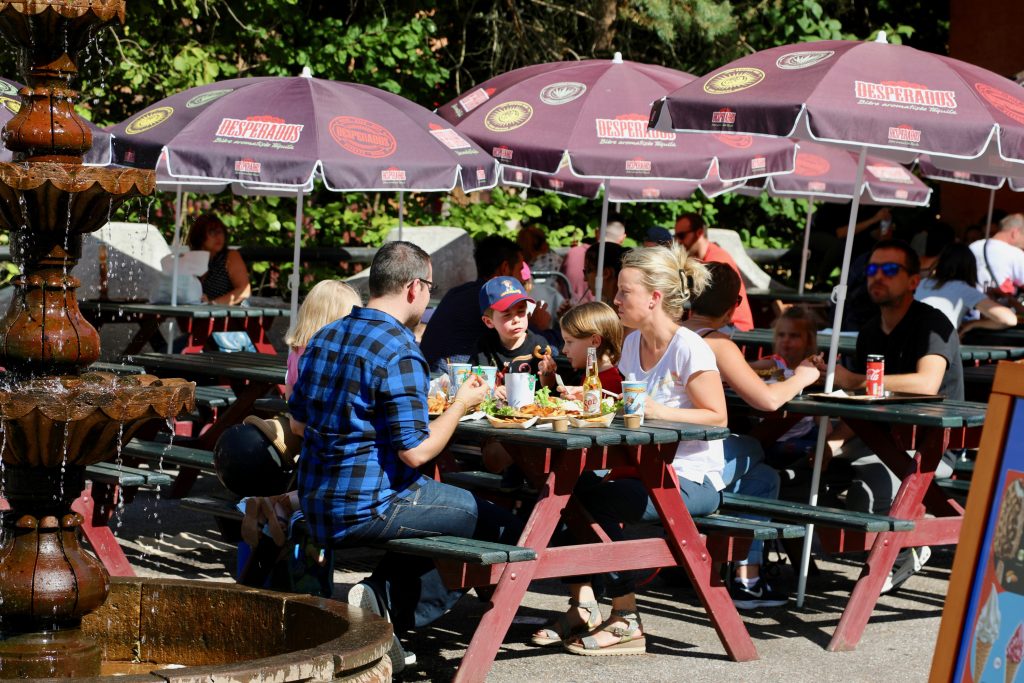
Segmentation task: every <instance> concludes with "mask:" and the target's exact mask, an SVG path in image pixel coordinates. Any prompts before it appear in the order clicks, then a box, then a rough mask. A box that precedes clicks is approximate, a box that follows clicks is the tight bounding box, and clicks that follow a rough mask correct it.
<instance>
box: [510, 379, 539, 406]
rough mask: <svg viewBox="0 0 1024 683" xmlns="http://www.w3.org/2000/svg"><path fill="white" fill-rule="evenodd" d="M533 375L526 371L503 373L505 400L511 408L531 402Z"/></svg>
mask: <svg viewBox="0 0 1024 683" xmlns="http://www.w3.org/2000/svg"><path fill="white" fill-rule="evenodd" d="M533 384H534V382H533V375H531V374H530V373H528V372H507V373H505V392H506V394H505V400H506V401H508V404H509V405H510V406H512V407H513V408H522V407H523V406H528V405H531V404H532V403H533Z"/></svg>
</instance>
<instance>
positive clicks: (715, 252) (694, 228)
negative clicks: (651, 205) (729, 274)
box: [676, 213, 754, 331]
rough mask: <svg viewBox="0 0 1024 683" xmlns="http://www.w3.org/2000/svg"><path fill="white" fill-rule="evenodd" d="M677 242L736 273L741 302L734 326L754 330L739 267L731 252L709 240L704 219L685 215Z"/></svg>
mask: <svg viewBox="0 0 1024 683" xmlns="http://www.w3.org/2000/svg"><path fill="white" fill-rule="evenodd" d="M676 241H677V242H678V243H679V244H681V245H683V247H685V249H686V251H687V252H688V253H689V254H690V256H694V257H696V258H698V259H699V260H701V261H703V262H704V263H710V262H712V261H714V262H718V263H724V264H726V265H728V266H729V267H730V268H732V269H733V271H735V273H736V275H737V276H739V278H740V302H739V304H738V305H737V306H736V311H735V313H733V317H732V324H733V326H734V327H735V328H736V329H737V330H742V331H746V330H752V329H754V314H753V312H752V311H751V310H750V301H749V300H748V299H747V288H746V286H745V285H744V284H743V275H742V274H741V273H740V269H739V266H737V265H736V261H734V260H733V258H732V256H729V252H727V251H726V250H725V249H722V248H721V247H720V246H718V245H717V244H715V243H714V242H712V241H711V240H710V239H708V234H707V228H706V226H705V225H704V219H703V218H702V217H701V215H700V214H698V213H687V214H683V215H682V216H680V217H679V219H678V220H676Z"/></svg>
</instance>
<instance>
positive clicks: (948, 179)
mask: <svg viewBox="0 0 1024 683" xmlns="http://www.w3.org/2000/svg"><path fill="white" fill-rule="evenodd" d="M917 166H918V168H919V169H921V175H923V176H924V177H925V178H928V179H930V180H941V181H942V182H945V183H956V184H958V185H970V186H972V187H981V188H984V189H986V190H988V191H989V194H988V220H986V221H985V239H988V237H989V231H990V230H991V228H992V213H993V211H994V210H995V203H996V190H998V189H999V188H1001V187H1002V186H1003V185H1006V186H1007V187H1009V188H1010V189H1011V190H1013V191H1014V192H1024V168H1020V169H1017V168H1015V167H1009V165H1007V166H1008V168H1007V171H1008V172H1011V173H1017V174H1019V175H1017V176H1002V175H1000V176H990V175H984V174H981V173H972V172H970V171H950V170H947V169H944V168H939V167H938V166H936V165H935V163H934V162H933V161H932V159H931V157H929V156H928V155H926V154H922V155H921V157H920V158H919V159H918V160H917Z"/></svg>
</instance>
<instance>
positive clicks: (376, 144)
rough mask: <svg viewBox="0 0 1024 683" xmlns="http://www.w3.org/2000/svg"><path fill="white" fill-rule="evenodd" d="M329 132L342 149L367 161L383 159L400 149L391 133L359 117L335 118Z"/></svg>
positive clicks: (329, 126)
mask: <svg viewBox="0 0 1024 683" xmlns="http://www.w3.org/2000/svg"><path fill="white" fill-rule="evenodd" d="M327 130H328V131H329V132H330V134H331V137H332V138H334V141H335V142H337V143H338V145H339V146H340V147H341V148H342V149H344V150H346V151H348V152H352V153H353V154H355V155H356V156H361V157H366V158H367V159H382V158H383V157H387V156H391V155H392V154H394V153H395V150H396V149H398V142H397V141H396V140H395V136H394V135H392V134H391V131H389V130H388V129H387V128H385V127H384V126H382V125H380V124H379V123H374V122H373V121H367V120H366V119H361V118H359V117H358V116H335V117H334V118H333V119H331V122H330V123H329V124H327Z"/></svg>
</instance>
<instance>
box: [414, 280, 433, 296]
mask: <svg viewBox="0 0 1024 683" xmlns="http://www.w3.org/2000/svg"><path fill="white" fill-rule="evenodd" d="M416 280H417V281H418V282H422V283H423V284H425V285H426V286H427V294H430V293H432V292H433V291H434V286H435V285H434V283H433V282H432V281H430V280H428V279H427V278H425V277H418V278H416Z"/></svg>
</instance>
